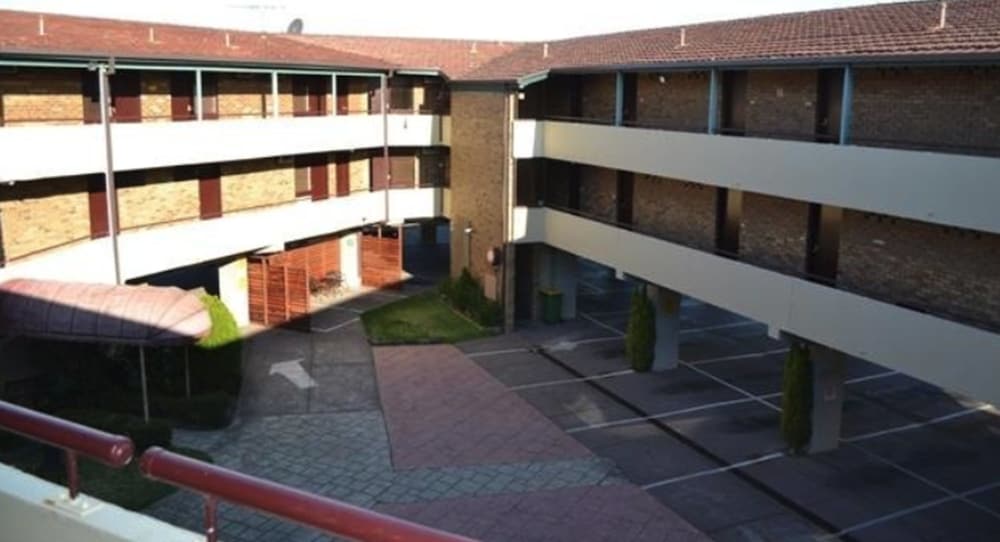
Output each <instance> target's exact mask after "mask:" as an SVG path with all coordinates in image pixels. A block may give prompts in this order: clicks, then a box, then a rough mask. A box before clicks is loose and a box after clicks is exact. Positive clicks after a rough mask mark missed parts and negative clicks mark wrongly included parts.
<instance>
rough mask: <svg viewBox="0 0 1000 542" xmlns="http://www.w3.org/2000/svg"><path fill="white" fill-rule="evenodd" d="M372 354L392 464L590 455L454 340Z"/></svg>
mask: <svg viewBox="0 0 1000 542" xmlns="http://www.w3.org/2000/svg"><path fill="white" fill-rule="evenodd" d="M374 355H375V368H376V371H377V373H378V380H379V389H380V395H381V397H382V404H383V408H384V409H385V416H386V423H387V425H388V428H389V438H390V440H391V441H392V443H393V446H392V451H393V462H394V464H395V465H396V467H397V468H402V469H406V468H417V467H444V466H455V465H481V464H487V463H511V462H527V461H549V460H556V459H566V458H589V457H592V454H591V453H590V451H589V450H587V448H586V447H584V446H583V445H581V444H580V443H578V442H577V441H576V440H574V439H573V438H572V437H569V436H568V435H566V434H565V433H563V432H562V431H560V430H559V429H558V428H557V427H556V426H555V425H553V424H552V422H551V421H549V420H548V419H547V418H546V417H544V416H542V415H541V414H540V413H538V411H536V410H535V409H533V408H532V407H531V406H530V405H528V404H527V403H526V402H524V400H522V399H521V398H520V397H518V396H517V394H516V393H514V392H511V391H509V390H508V389H507V388H506V387H505V386H504V385H503V384H501V383H500V382H498V381H497V380H496V379H494V378H493V377H491V376H490V375H489V373H487V372H486V371H484V370H483V369H481V368H480V367H478V366H477V365H476V364H475V363H472V362H471V361H470V360H469V359H468V358H466V357H465V355H464V354H462V353H461V352H460V351H459V350H458V349H456V348H455V347H453V346H447V345H437V346H399V347H383V348H376V349H375V350H374Z"/></svg>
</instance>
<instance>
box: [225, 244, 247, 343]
mask: <svg viewBox="0 0 1000 542" xmlns="http://www.w3.org/2000/svg"><path fill="white" fill-rule="evenodd" d="M219 299H220V300H222V303H224V304H225V305H226V307H227V308H229V312H231V313H233V319H234V320H236V325H238V326H240V327H243V326H245V325H249V324H250V288H249V285H248V284H247V259H246V258H240V259H238V260H233V261H232V262H229V263H227V264H225V265H223V266H220V267H219Z"/></svg>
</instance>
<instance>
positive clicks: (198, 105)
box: [194, 70, 205, 120]
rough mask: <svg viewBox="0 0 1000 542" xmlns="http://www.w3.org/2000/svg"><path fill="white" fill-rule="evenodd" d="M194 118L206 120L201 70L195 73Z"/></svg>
mask: <svg viewBox="0 0 1000 542" xmlns="http://www.w3.org/2000/svg"><path fill="white" fill-rule="evenodd" d="M194 116H195V118H196V119H198V120H205V104H204V103H203V88H202V82H201V70H195V71H194Z"/></svg>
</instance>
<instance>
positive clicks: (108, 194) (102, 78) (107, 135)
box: [97, 58, 122, 284]
mask: <svg viewBox="0 0 1000 542" xmlns="http://www.w3.org/2000/svg"><path fill="white" fill-rule="evenodd" d="M114 73H115V65H114V58H112V59H111V61H110V62H109V63H108V64H101V65H99V66H97V77H98V87H99V94H100V100H101V124H102V125H103V127H104V160H105V161H104V166H105V169H104V185H105V186H104V189H105V198H106V202H105V203H106V205H107V210H108V237H109V238H110V240H111V258H112V265H113V266H114V276H115V284H121V283H122V270H121V257H120V255H119V253H118V189H117V188H116V185H115V161H114V152H113V144H112V142H113V140H112V138H111V90H110V85H109V83H108V76H109V75H114Z"/></svg>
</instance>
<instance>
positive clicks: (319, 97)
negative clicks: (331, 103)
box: [292, 75, 326, 117]
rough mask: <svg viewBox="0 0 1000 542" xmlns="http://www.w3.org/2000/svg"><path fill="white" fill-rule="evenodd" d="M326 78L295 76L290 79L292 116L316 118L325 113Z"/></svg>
mask: <svg viewBox="0 0 1000 542" xmlns="http://www.w3.org/2000/svg"><path fill="white" fill-rule="evenodd" d="M325 83H326V77H322V76H317V75H296V76H293V77H292V104H293V108H294V109H293V112H292V114H293V115H294V116H296V117H317V116H320V115H324V114H325V113H326V84H325Z"/></svg>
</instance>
